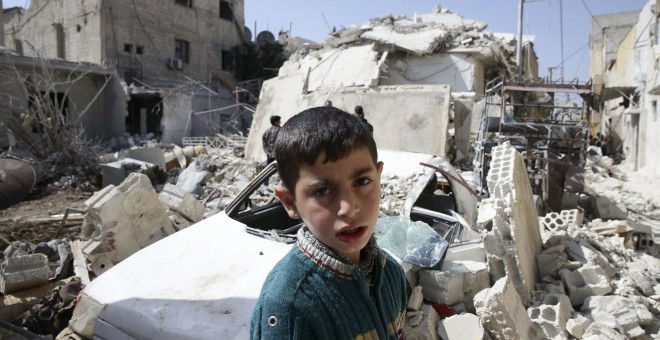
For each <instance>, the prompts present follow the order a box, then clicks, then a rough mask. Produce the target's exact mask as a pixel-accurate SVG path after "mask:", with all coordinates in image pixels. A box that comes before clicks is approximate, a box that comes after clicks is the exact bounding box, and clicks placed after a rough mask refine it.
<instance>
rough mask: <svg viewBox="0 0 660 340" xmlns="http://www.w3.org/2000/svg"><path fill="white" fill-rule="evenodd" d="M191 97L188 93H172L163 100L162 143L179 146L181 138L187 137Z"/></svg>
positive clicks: (189, 127) (189, 126)
mask: <svg viewBox="0 0 660 340" xmlns="http://www.w3.org/2000/svg"><path fill="white" fill-rule="evenodd" d="M192 100H193V95H192V94H190V93H183V92H173V93H171V94H169V95H167V96H166V97H165V98H163V119H162V120H161V122H160V124H161V126H162V131H163V137H162V142H163V143H174V144H177V145H181V138H183V136H188V135H189V133H190V129H191V125H190V124H188V121H189V119H190V113H191V107H192Z"/></svg>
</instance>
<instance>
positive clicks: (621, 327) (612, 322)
mask: <svg viewBox="0 0 660 340" xmlns="http://www.w3.org/2000/svg"><path fill="white" fill-rule="evenodd" d="M581 311H582V312H583V313H585V314H586V316H587V317H588V318H590V319H592V320H593V321H594V323H599V324H602V325H605V326H607V327H610V328H612V329H614V330H617V331H618V332H619V333H621V334H623V335H625V336H626V337H627V338H628V339H632V338H636V337H641V336H644V335H645V334H646V332H645V331H644V329H642V327H641V326H645V325H648V324H650V323H651V322H652V321H653V314H651V312H649V310H648V309H647V308H646V306H645V305H644V304H643V303H638V302H636V301H635V299H634V298H626V297H623V296H616V295H609V296H591V297H588V298H586V299H585V300H584V304H582V309H581Z"/></svg>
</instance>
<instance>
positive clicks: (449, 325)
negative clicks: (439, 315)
mask: <svg viewBox="0 0 660 340" xmlns="http://www.w3.org/2000/svg"><path fill="white" fill-rule="evenodd" d="M485 334H486V332H485V330H484V327H483V326H482V325H481V320H480V319H479V317H478V316H476V315H474V314H469V313H468V314H461V315H452V316H450V317H448V318H445V319H443V320H442V321H440V323H439V325H438V335H439V336H440V338H442V339H443V340H463V339H468V340H470V339H471V340H482V339H483V338H484V335H485Z"/></svg>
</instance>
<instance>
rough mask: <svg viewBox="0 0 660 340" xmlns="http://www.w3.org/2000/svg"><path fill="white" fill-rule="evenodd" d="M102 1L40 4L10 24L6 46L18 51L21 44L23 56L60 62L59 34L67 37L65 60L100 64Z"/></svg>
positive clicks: (33, 3) (32, 5)
mask: <svg viewBox="0 0 660 340" xmlns="http://www.w3.org/2000/svg"><path fill="white" fill-rule="evenodd" d="M100 4H101V1H100V0H81V1H63V0H53V1H45V0H37V1H31V2H30V6H29V7H28V8H27V9H26V10H24V11H21V12H19V13H18V14H17V15H14V16H13V17H12V18H11V20H10V21H9V22H8V23H7V25H6V27H5V30H6V31H7V34H8V39H7V40H8V41H7V43H8V44H7V46H8V47H10V48H11V49H17V46H16V44H17V41H20V44H21V45H22V49H23V52H24V55H26V56H32V57H42V58H57V57H58V53H57V43H58V40H57V32H56V28H55V26H54V25H57V24H59V25H61V26H62V29H63V33H64V41H63V42H64V57H65V59H67V60H70V61H88V62H93V63H97V64H100V63H101V54H100V53H101V51H102V49H101V42H100V39H99V32H100V27H101V21H100V15H99V12H98V10H99V8H100Z"/></svg>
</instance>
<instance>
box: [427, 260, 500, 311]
mask: <svg viewBox="0 0 660 340" xmlns="http://www.w3.org/2000/svg"><path fill="white" fill-rule="evenodd" d="M419 285H420V286H422V287H423V289H424V297H425V298H426V299H427V300H430V301H432V302H435V303H444V304H447V305H454V304H457V303H463V304H465V308H466V310H467V311H470V312H473V311H474V296H475V295H476V294H477V293H479V292H480V291H482V290H483V289H486V288H488V287H490V274H489V273H488V267H487V266H486V264H485V263H483V262H474V261H449V262H444V263H443V265H442V268H441V270H420V271H419Z"/></svg>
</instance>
